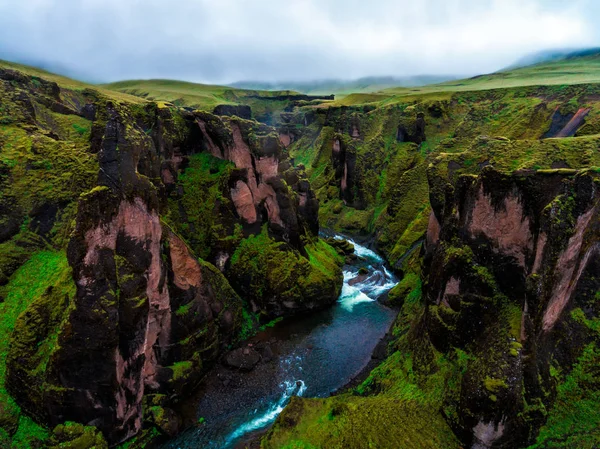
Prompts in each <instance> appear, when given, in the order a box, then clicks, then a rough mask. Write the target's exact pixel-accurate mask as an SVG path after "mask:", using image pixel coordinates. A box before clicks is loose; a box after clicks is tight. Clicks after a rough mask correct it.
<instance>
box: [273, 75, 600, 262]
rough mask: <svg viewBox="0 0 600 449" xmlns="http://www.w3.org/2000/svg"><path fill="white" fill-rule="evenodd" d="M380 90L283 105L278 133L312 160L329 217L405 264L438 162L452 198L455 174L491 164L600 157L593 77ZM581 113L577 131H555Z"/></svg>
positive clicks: (582, 162)
mask: <svg viewBox="0 0 600 449" xmlns="http://www.w3.org/2000/svg"><path fill="white" fill-rule="evenodd" d="M373 97H374V98H370V97H369V96H368V95H367V96H360V95H357V96H356V102H351V101H350V99H351V98H354V96H353V95H350V96H349V97H348V98H347V101H346V100H342V101H341V102H336V103H338V104H339V103H344V102H346V103H347V104H348V106H339V105H332V106H330V107H324V106H321V107H317V108H315V107H311V106H305V107H300V108H296V109H294V110H293V112H288V113H285V114H282V116H281V117H282V121H281V122H280V123H279V133H280V136H281V139H282V142H284V144H285V145H287V147H288V149H289V151H290V154H291V155H292V156H293V158H294V162H295V164H296V165H298V166H300V165H302V166H303V167H305V169H306V173H307V175H308V178H309V179H310V181H311V185H312V187H313V189H314V191H315V193H316V196H317V198H318V199H319V201H320V209H319V216H320V222H321V223H322V225H323V226H326V227H329V228H333V229H336V230H338V231H344V232H347V233H351V234H360V235H362V236H363V237H365V238H367V237H368V238H373V239H374V243H375V244H376V246H377V248H378V250H379V251H380V252H382V253H383V254H384V255H385V256H386V258H387V259H388V261H389V262H390V263H391V264H393V265H394V266H395V267H396V269H398V270H403V268H402V265H403V264H404V261H405V256H406V255H407V253H410V251H411V249H414V248H415V245H418V244H419V243H420V242H421V241H422V239H423V236H424V233H425V230H426V228H427V221H428V216H429V213H430V211H431V209H430V202H429V198H428V196H429V188H428V182H427V174H426V172H427V171H428V170H429V169H430V168H429V167H430V164H431V163H434V165H435V169H436V170H440V173H438V174H439V176H438V178H439V179H440V180H443V181H442V183H441V184H440V185H439V186H438V185H437V184H436V185H433V186H432V188H433V189H435V190H436V196H435V198H434V199H438V198H440V195H441V198H442V199H443V188H444V183H445V182H446V180H448V179H449V180H450V181H451V182H454V180H455V177H456V176H457V175H460V174H465V173H472V174H477V173H479V172H480V171H481V169H482V168H483V167H485V166H486V165H493V166H494V167H495V168H497V169H499V170H502V171H506V172H513V171H516V170H520V169H536V170H540V169H559V168H571V169H579V168H585V167H592V166H599V165H600V156H599V154H598V152H597V150H596V149H597V146H598V136H597V133H598V123H600V122H599V115H598V112H597V111H598V107H597V106H598V96H597V87H596V86H594V85H577V86H545V87H543V86H532V87H522V88H510V89H495V90H485V91H475V92H457V93H452V92H438V93H430V94H427V95H425V94H423V95H418V94H415V95H414V96H402V97H391V96H390V97H389V98H382V96H373ZM361 101H362V102H364V103H363V104H360V102H361ZM578 114H579V115H578ZM576 116H580V117H581V120H579V121H577V123H576V125H577V126H576V127H574V128H573V130H572V133H571V134H569V135H573V134H574V137H572V138H567V139H564V138H554V137H556V136H562V134H561V132H562V131H563V130H564V129H565V128H566V127H567V124H569V122H570V121H571V120H572V119H575V118H576ZM572 124H573V122H572ZM549 137H550V138H549ZM562 137H564V136H562ZM438 158H441V159H440V160H444V161H445V164H444V163H436V159H438ZM440 188H441V190H440ZM438 201H439V199H438Z"/></svg>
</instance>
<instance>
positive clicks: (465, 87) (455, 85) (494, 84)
mask: <svg viewBox="0 0 600 449" xmlns="http://www.w3.org/2000/svg"><path fill="white" fill-rule="evenodd" d="M599 82H600V54H596V55H591V56H586V57H581V58H572V59H563V60H558V61H552V62H546V63H540V64H535V65H532V66H528V67H520V68H515V69H509V70H505V71H502V72H496V73H491V74H488V75H480V76H476V77H473V78H467V79H462V80H457V81H449V82H446V83H440V84H431V85H427V86H423V87H412V88H404V87H395V88H390V89H384V90H380V91H371V92H370V93H360V92H359V93H356V94H353V95H348V96H346V97H344V98H341V99H340V100H339V101H337V102H336V104H337V103H339V104H340V105H352V104H361V103H373V102H386V103H389V102H395V101H413V100H415V99H422V98H440V99H443V98H448V97H449V96H451V94H452V93H455V92H469V91H479V90H491V89H508V88H515V87H525V86H556V85H575V84H594V83H599Z"/></svg>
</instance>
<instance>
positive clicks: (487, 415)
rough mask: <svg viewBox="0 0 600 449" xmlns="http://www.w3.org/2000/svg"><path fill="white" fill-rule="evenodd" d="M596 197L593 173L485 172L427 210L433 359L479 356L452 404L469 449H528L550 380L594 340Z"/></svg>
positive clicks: (549, 403)
mask: <svg viewBox="0 0 600 449" xmlns="http://www.w3.org/2000/svg"><path fill="white" fill-rule="evenodd" d="M599 185H600V179H599V177H598V175H597V174H595V173H594V172H592V171H581V172H575V171H571V172H569V173H564V172H561V171H549V172H547V173H542V172H538V173H535V172H523V173H517V174H514V175H503V174H500V173H498V172H497V171H494V170H493V169H492V168H491V167H487V168H485V169H484V170H483V172H482V174H481V175H480V176H479V177H473V176H463V177H461V178H459V181H458V183H457V185H456V187H455V188H454V189H447V194H446V201H445V203H444V204H443V205H441V206H438V207H434V211H433V214H432V215H431V217H430V225H429V230H428V235H427V239H426V240H427V245H426V249H427V255H426V260H427V261H428V262H429V263H428V264H427V265H426V266H427V267H428V273H427V275H428V282H427V284H426V290H425V293H426V301H427V312H426V315H425V318H424V320H425V323H426V326H427V329H428V334H429V336H430V338H431V340H432V342H433V344H434V345H435V347H436V348H437V349H438V350H440V351H442V352H448V351H450V350H451V348H460V349H463V350H470V351H473V353H474V354H475V359H474V360H473V361H472V362H471V363H470V364H469V366H468V368H467V371H466V373H465V375H464V377H463V381H462V385H461V387H460V392H459V399H452V401H456V402H451V403H452V404H453V406H454V407H456V412H457V416H458V417H459V418H458V420H457V421H456V422H454V423H453V424H454V425H455V426H456V427H457V429H460V432H462V434H463V435H464V439H465V442H466V444H473V445H474V446H473V447H522V446H524V445H527V444H531V443H532V442H533V441H535V440H534V439H535V437H536V435H537V432H538V431H539V428H540V426H541V425H542V424H544V421H545V419H544V416H545V415H544V414H543V413H542V410H551V409H552V408H553V407H556V404H554V401H555V399H556V395H557V390H556V385H557V384H556V379H555V378H553V377H552V374H551V370H561V371H562V373H563V375H567V374H568V373H569V372H570V370H571V369H573V366H574V364H575V363H576V362H577V360H578V359H579V358H580V357H581V356H582V353H583V351H584V348H585V346H586V344H587V343H586V342H590V341H591V340H592V339H593V336H594V330H593V326H592V327H590V324H589V323H591V322H593V320H595V319H596V318H598V317H599V312H600V310H598V304H597V300H596V301H595V300H594V298H595V297H596V296H597V292H598V291H599V288H600V281H599V279H598V269H599V267H600V244H599V243H598V242H599V241H600V240H599V238H600V196H599V194H598V187H599ZM432 203H434V202H433V201H432ZM595 295H596V296H595ZM532 404H538V405H537V406H535V407H533V406H532Z"/></svg>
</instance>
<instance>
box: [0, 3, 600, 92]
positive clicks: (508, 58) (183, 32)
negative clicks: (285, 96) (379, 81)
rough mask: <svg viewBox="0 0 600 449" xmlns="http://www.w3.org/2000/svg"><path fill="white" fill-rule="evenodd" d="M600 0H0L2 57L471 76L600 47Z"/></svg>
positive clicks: (74, 64)
mask: <svg viewBox="0 0 600 449" xmlns="http://www.w3.org/2000/svg"><path fill="white" fill-rule="evenodd" d="M598 22H600V2H599V1H597V0H362V1H358V0H0V59H7V60H11V61H15V62H22V63H28V64H32V65H36V66H41V67H43V68H46V69H47V70H51V71H54V72H58V73H61V74H65V75H69V76H72V77H74V78H78V79H82V80H85V81H90V82H110V81H117V80H124V79H148V78H173V79H182V80H188V81H195V82H206V83H221V84H224V83H231V82H235V81H244V80H253V81H308V80H316V79H328V78H335V79H353V78H359V77H363V76H397V77H401V76H413V75H424V74H428V75H429V74H433V75H458V76H461V75H475V74H481V73H490V72H493V71H496V70H499V69H501V68H503V67H506V66H508V65H511V64H512V63H514V62H515V61H516V60H517V59H519V58H520V57H522V56H525V55H527V54H530V53H534V52H538V51H542V50H547V49H557V48H558V49H562V48H583V47H590V46H600V27H598V26H597V23H598Z"/></svg>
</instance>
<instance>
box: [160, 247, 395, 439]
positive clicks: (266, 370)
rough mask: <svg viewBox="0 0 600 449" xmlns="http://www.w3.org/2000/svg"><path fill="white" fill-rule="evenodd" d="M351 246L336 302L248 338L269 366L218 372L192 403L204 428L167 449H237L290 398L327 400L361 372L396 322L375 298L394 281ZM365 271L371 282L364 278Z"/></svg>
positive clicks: (367, 253)
mask: <svg viewBox="0 0 600 449" xmlns="http://www.w3.org/2000/svg"><path fill="white" fill-rule="evenodd" d="M336 238H341V236H336ZM348 240H350V239H348ZM350 241H351V242H352V243H354V247H355V254H356V255H357V256H359V257H358V260H357V261H356V262H353V263H352V264H347V265H345V266H344V268H343V271H344V284H343V288H342V293H341V295H340V298H339V300H338V302H337V303H336V304H335V305H334V306H333V307H331V308H329V309H326V310H323V311H320V312H317V313H315V314H313V315H310V316H306V317H301V318H290V319H287V320H285V321H283V322H280V323H278V324H277V325H275V326H274V327H272V328H267V329H266V330H264V331H262V332H260V333H259V334H258V335H257V336H256V337H254V338H253V339H251V340H250V342H249V344H250V345H252V346H253V347H255V348H261V349H262V350H263V354H264V349H265V348H266V346H268V353H269V355H270V356H269V357H268V358H267V361H265V357H264V355H263V361H262V362H261V363H259V364H258V365H257V366H256V368H255V369H254V370H253V371H251V372H248V373H238V372H233V371H231V370H229V369H227V368H224V367H222V366H220V365H219V366H217V367H215V368H214V369H213V370H212V371H211V372H210V373H209V375H208V376H207V380H206V382H205V383H204V385H203V386H202V387H201V390H200V392H199V393H198V398H199V399H198V401H195V405H197V407H196V410H197V417H198V420H199V424H198V425H197V426H196V427H193V428H191V429H188V430H187V431H185V432H183V433H182V434H180V435H179V436H177V437H176V438H175V439H173V440H171V441H169V442H168V443H167V444H165V445H164V446H163V447H165V448H169V449H188V448H215V449H216V448H219V449H221V448H234V447H235V446H236V444H238V443H239V442H240V441H243V439H244V438H247V437H248V435H251V434H252V433H254V432H257V431H259V430H261V429H264V428H266V427H267V426H268V425H270V424H272V423H273V421H275V419H276V418H277V416H278V415H279V413H281V411H282V410H283V408H284V407H285V405H286V404H287V402H288V401H289V399H290V398H291V397H292V396H293V395H298V396H304V397H325V396H329V395H330V394H331V393H332V392H334V391H336V390H338V389H339V388H341V387H343V386H344V385H346V384H347V383H348V382H349V381H350V380H352V379H353V378H354V377H355V376H356V375H357V374H359V373H360V371H361V370H362V369H363V368H364V367H365V366H366V365H367V363H368V362H369V361H370V359H371V355H372V353H373V350H374V349H375V346H376V345H377V343H378V342H379V341H380V339H381V338H382V337H383V336H384V335H385V333H386V332H387V330H388V329H389V327H390V325H391V323H392V321H393V320H394V317H395V315H396V314H395V312H394V311H393V310H391V309H389V308H387V307H385V306H383V305H382V304H380V303H379V302H378V301H377V298H379V297H380V296H381V295H383V294H385V293H387V292H388V291H389V290H390V289H391V288H392V287H393V286H394V285H395V284H396V282H397V280H396V278H395V277H394V276H393V275H392V274H391V273H390V272H389V271H388V269H387V268H386V267H385V264H384V261H383V259H382V258H381V257H379V256H378V255H377V254H376V253H375V252H373V251H371V250H370V249H368V248H366V247H364V246H361V245H359V244H357V243H356V242H353V241H352V240H350ZM361 267H362V268H366V269H367V270H368V274H367V275H362V276H359V269H360V268H361ZM271 354H272V356H271ZM269 359H270V360H269ZM192 402H194V401H192Z"/></svg>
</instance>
